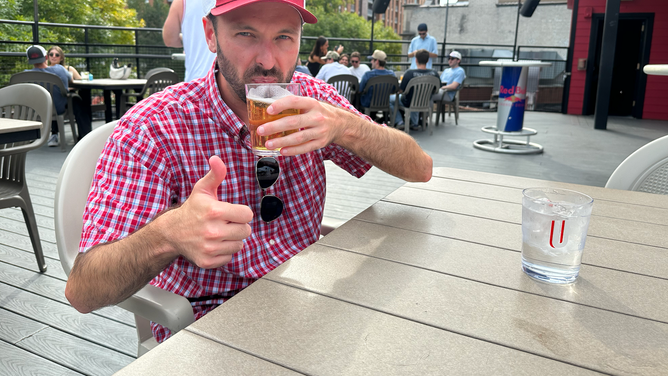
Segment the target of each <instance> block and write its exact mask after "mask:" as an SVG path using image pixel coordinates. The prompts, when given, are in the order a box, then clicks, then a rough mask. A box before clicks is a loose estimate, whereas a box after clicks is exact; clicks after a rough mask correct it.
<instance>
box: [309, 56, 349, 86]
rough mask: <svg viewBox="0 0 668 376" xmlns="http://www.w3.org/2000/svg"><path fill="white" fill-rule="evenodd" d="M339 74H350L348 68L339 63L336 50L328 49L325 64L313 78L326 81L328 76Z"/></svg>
mask: <svg viewBox="0 0 668 376" xmlns="http://www.w3.org/2000/svg"><path fill="white" fill-rule="evenodd" d="M340 74H347V75H350V76H352V74H350V70H348V68H346V67H345V66H343V65H341V64H340V63H339V54H338V53H336V51H329V52H328V53H327V56H325V65H323V66H322V68H320V72H318V75H317V76H315V78H317V79H320V80H323V81H325V82H327V81H329V79H330V78H332V77H334V76H338V75H340Z"/></svg>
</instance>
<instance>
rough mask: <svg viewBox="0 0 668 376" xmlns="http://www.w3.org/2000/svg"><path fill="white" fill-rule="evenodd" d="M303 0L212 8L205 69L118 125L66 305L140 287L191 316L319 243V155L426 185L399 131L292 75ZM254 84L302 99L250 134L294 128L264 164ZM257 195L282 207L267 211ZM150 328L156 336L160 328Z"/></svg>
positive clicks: (220, 2) (355, 169) (422, 165)
mask: <svg viewBox="0 0 668 376" xmlns="http://www.w3.org/2000/svg"><path fill="white" fill-rule="evenodd" d="M212 4H213V2H212ZM303 4H304V2H303V1H295V0H246V1H244V2H230V1H227V0H217V1H216V2H215V5H213V8H212V9H211V10H210V12H209V13H208V15H207V16H206V17H205V18H204V28H205V36H206V40H207V45H208V48H209V50H211V51H212V52H215V53H216V54H217V57H216V62H215V63H214V65H212V67H211V69H210V70H209V73H208V74H207V75H206V76H205V77H203V78H200V79H196V80H194V81H191V82H189V83H179V84H176V85H173V86H170V87H168V88H166V89H165V90H163V91H162V92H160V93H157V94H154V95H151V96H150V97H148V98H147V99H144V100H143V101H141V102H139V103H138V104H137V105H135V106H133V107H132V108H131V109H130V110H129V111H128V112H127V113H126V114H125V115H124V116H123V117H122V118H121V119H120V120H119V122H118V123H117V124H116V126H115V128H114V132H113V133H112V135H111V136H110V137H109V139H108V141H107V144H106V146H105V148H104V151H103V152H102V155H101V157H100V159H99V161H98V165H97V171H96V172H95V177H94V180H93V183H92V187H91V190H90V194H89V196H88V204H87V207H86V209H85V212H84V217H83V223H84V225H83V230H82V236H81V244H80V249H79V251H80V253H79V255H78V256H77V258H76V260H75V262H74V266H73V268H72V271H71V273H70V275H69V278H68V281H67V286H66V290H65V295H66V297H67V299H68V300H69V301H70V302H71V304H72V306H73V307H74V308H76V309H77V310H78V311H80V312H91V311H93V310H96V309H98V308H101V307H104V306H108V305H112V304H117V303H119V302H121V301H123V300H125V299H126V298H127V297H129V296H131V295H132V294H134V293H135V292H137V291H138V290H139V289H141V288H142V287H144V286H145V284H146V283H151V284H152V285H154V286H157V287H160V288H162V289H165V290H168V291H171V292H174V293H176V294H179V295H182V296H185V297H186V298H188V299H189V300H190V302H191V304H192V307H193V312H194V316H195V318H196V319H199V318H201V317H202V316H204V315H205V314H206V313H207V312H210V311H211V310H213V309H214V308H215V307H217V306H218V305H220V304H222V303H223V302H225V301H226V300H228V299H229V298H231V297H232V296H234V295H235V294H236V293H238V292H239V291H241V290H243V289H244V288H245V287H247V286H248V285H250V284H251V283H253V282H254V281H256V280H257V279H259V278H261V277H262V276H264V275H265V274H266V273H268V272H269V271H271V270H273V269H274V268H276V267H277V266H279V265H280V264H282V263H283V262H285V261H287V260H288V259H290V258H291V257H292V256H294V255H296V254H297V253H299V252H300V251H301V250H303V249H304V248H306V247H307V246H309V245H310V244H312V243H314V242H316V241H317V240H318V238H319V236H320V223H321V221H322V216H323V208H324V202H325V165H324V161H325V160H331V161H333V162H334V163H335V164H336V165H338V166H340V167H341V168H343V169H345V170H346V171H348V172H349V173H350V174H352V175H354V176H356V177H361V176H362V175H364V174H365V173H366V172H367V171H368V170H369V169H370V168H371V167H372V166H376V167H378V168H380V169H381V170H383V171H386V172H388V173H390V174H392V175H394V176H397V177H400V178H402V179H405V180H408V181H420V182H424V181H428V180H429V179H430V178H431V173H432V159H431V157H429V155H427V154H426V153H425V152H424V151H423V150H422V149H421V148H420V147H419V146H418V144H417V143H416V142H415V141H414V140H413V139H412V138H411V137H410V136H408V135H407V134H405V133H404V132H400V131H398V130H396V129H392V128H389V127H386V126H380V125H378V124H375V123H373V122H372V121H371V119H370V118H369V117H368V116H365V115H362V114H360V113H359V112H358V111H356V110H355V109H354V108H353V107H352V106H351V105H350V104H349V103H348V102H347V101H346V100H345V98H343V97H341V96H340V95H338V94H337V93H336V91H335V90H334V88H333V87H332V86H331V85H327V84H325V83H324V82H322V81H320V80H317V79H315V78H313V77H309V76H306V75H304V74H294V71H295V64H296V60H297V57H298V54H299V46H300V40H301V37H302V35H301V34H302V26H303V23H304V22H307V23H315V22H317V19H316V18H315V16H313V15H312V14H311V13H310V12H308V11H307V10H306V9H305V8H304V6H303ZM252 82H256V83H262V82H295V83H299V84H300V86H301V94H302V95H303V96H287V97H283V98H281V99H278V100H276V101H275V102H273V103H272V104H271V106H269V107H268V108H267V112H268V113H269V114H274V115H275V114H278V113H280V112H281V111H284V110H287V109H290V108H292V109H299V110H300V114H298V115H294V116H289V117H283V118H280V119H278V120H275V121H272V122H269V123H265V124H263V125H261V126H259V128H257V134H258V135H260V136H266V135H272V134H276V133H279V132H283V131H288V130H291V131H294V132H291V133H290V134H289V135H287V136H283V137H279V138H274V139H271V140H268V141H266V143H265V146H266V147H267V148H268V149H279V148H280V156H279V157H277V158H275V160H274V159H272V158H263V159H259V158H258V157H257V156H255V155H254V154H253V153H252V151H251V148H250V145H251V141H250V133H249V131H248V127H247V124H248V111H247V106H246V92H245V88H244V84H245V83H252ZM193 109H197V111H193ZM270 165H271V166H274V167H273V168H270V167H269V166H270ZM279 165H280V172H279V171H276V174H275V176H276V181H275V184H273V185H272V186H271V187H269V188H261V187H260V186H259V183H258V181H257V180H256V179H257V170H256V169H260V168H262V169H266V168H270V169H276V168H277V167H278V166H279ZM266 194H269V195H273V196H275V197H277V198H280V199H281V200H282V204H280V205H279V204H278V203H277V209H278V208H280V209H282V210H280V211H279V210H276V211H272V213H267V210H266V209H267V207H266V206H263V205H262V199H263V197H265V195H266ZM267 214H274V216H273V217H276V216H277V218H275V219H274V220H271V219H273V218H266V217H265V216H266V215H267ZM267 221H269V222H267ZM152 329H153V334H154V337H155V338H156V340H157V341H158V342H162V341H164V340H165V339H166V338H168V337H169V336H171V334H172V332H171V331H170V330H169V328H166V327H162V326H160V325H158V324H156V323H152Z"/></svg>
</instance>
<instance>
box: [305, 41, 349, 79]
mask: <svg viewBox="0 0 668 376" xmlns="http://www.w3.org/2000/svg"><path fill="white" fill-rule="evenodd" d="M328 48H329V41H328V40H327V38H325V37H323V36H322V35H321V36H320V37H318V39H317V40H316V41H315V45H314V46H313V50H312V51H311V53H310V54H309V55H308V63H307V64H306V67H307V68H308V70H309V71H310V72H311V76H313V77H315V76H317V75H318V72H319V71H320V68H321V67H322V66H323V65H325V63H326V62H325V60H324V59H323V58H322V57H324V56H325V55H327V49H328ZM334 51H336V53H338V54H340V53H341V52H343V46H342V45H340V44H339V45H338V46H337V47H336V48H335V49H334Z"/></svg>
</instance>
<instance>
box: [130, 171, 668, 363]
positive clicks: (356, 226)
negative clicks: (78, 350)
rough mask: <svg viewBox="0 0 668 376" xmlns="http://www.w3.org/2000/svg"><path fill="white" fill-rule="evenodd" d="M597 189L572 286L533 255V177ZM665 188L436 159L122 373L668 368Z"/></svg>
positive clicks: (667, 213) (541, 183)
mask: <svg viewBox="0 0 668 376" xmlns="http://www.w3.org/2000/svg"><path fill="white" fill-rule="evenodd" d="M536 186H548V187H562V188H568V189H575V190H578V191H581V192H584V193H586V194H588V195H591V196H592V197H593V198H594V199H595V202H594V211H593V215H592V218H591V224H590V228H589V236H588V238H587V243H586V248H585V251H584V256H583V265H582V268H581V272H580V276H579V278H578V279H577V281H576V282H575V283H573V284H571V285H565V286H563V285H550V284H545V283H541V282H537V281H535V280H533V279H531V278H529V277H528V276H526V275H525V274H524V273H523V272H522V270H521V267H520V264H521V261H520V247H521V242H522V238H521V212H522V210H521V197H522V189H524V188H527V187H536ZM667 219H668V196H661V195H654V194H648V193H642V192H630V191H619V190H612V189H606V188H599V187H591V186H583V185H574V184H565V183H557V182H551V181H543V180H535V179H527V178H521V177H514V176H506V175H497V174H490V173H482V172H473V171H467V170H459V169H452V168H436V169H435V170H434V176H433V178H432V179H431V181H430V182H428V183H426V184H416V183H409V184H406V185H404V186H402V187H401V188H399V189H398V190H396V191H395V192H393V193H391V194H390V195H388V196H387V197H385V198H384V199H383V200H381V201H379V202H377V203H376V204H374V205H373V206H371V207H370V208H369V209H367V210H366V211H364V212H362V213H361V214H359V215H357V216H356V217H355V218H353V219H352V220H351V221H349V222H347V223H346V224H344V225H343V226H341V227H339V228H338V229H337V230H335V231H334V232H332V233H331V234H329V235H328V236H326V237H324V238H322V239H321V240H320V241H318V242H317V243H316V244H314V245H312V246H310V247H308V248H307V249H305V250H304V251H302V252H301V253H300V254H299V255H297V256H295V257H293V258H292V259H291V260H289V261H288V262H286V263H284V264H283V265H281V266H279V267H278V268H276V269H275V270H274V271H272V272H271V273H269V274H267V275H266V276H265V277H264V278H262V279H260V280H258V281H257V282H255V283H254V284H253V285H251V286H250V287H248V288H247V289H245V290H244V291H242V292H241V293H239V294H237V295H236V296H235V297H234V298H232V299H230V300H229V301H228V302H226V303H225V304H223V305H221V306H220V307H218V308H217V309H215V310H214V311H212V312H211V313H209V314H208V315H207V316H205V317H204V318H202V319H201V320H199V321H197V322H195V323H194V324H192V325H191V326H189V327H188V328H186V329H185V330H182V331H181V332H179V333H177V334H176V335H175V336H174V337H173V338H171V339H169V340H167V341H166V342H165V343H164V344H162V345H160V346H158V347H157V348H156V349H154V350H152V351H151V352H149V353H148V354H147V355H145V356H143V357H142V358H139V359H138V360H136V361H135V362H133V363H132V364H130V365H129V366H128V367H126V368H125V369H123V370H122V371H120V372H119V374H120V375H135V374H147V375H151V374H153V375H164V374H185V373H188V374H200V375H201V374H213V373H214V372H215V374H267V375H268V374H271V375H274V374H299V373H303V374H313V375H371V374H375V375H384V376H387V375H436V374H453V375H461V374H464V375H469V374H477V375H520V374H541V375H581V374H582V375H584V374H597V373H605V374H642V375H666V374H668V249H667V246H668V221H667Z"/></svg>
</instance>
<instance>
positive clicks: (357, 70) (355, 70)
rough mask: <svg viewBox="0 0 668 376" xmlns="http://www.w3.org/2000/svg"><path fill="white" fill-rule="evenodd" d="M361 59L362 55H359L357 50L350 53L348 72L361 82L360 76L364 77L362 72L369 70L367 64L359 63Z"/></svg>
mask: <svg viewBox="0 0 668 376" xmlns="http://www.w3.org/2000/svg"><path fill="white" fill-rule="evenodd" d="M361 61H362V55H360V53H359V52H357V51H355V52H353V53H352V54H350V67H349V68H348V69H350V73H352V74H353V76H355V77H357V80H358V81H360V82H362V77H364V73H366V72H368V71H370V70H371V69H369V66H368V65H366V64H361Z"/></svg>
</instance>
